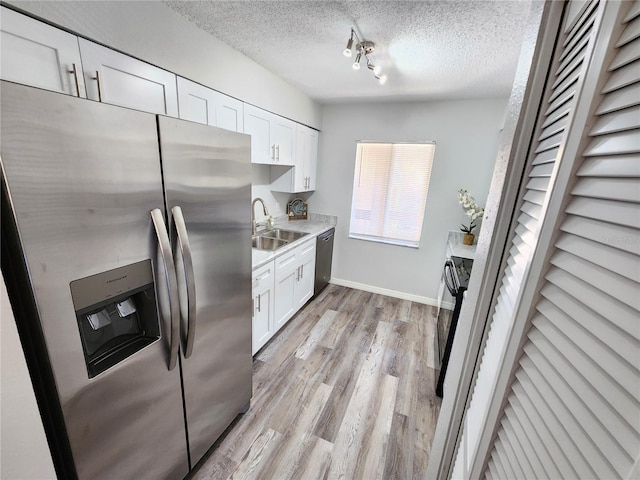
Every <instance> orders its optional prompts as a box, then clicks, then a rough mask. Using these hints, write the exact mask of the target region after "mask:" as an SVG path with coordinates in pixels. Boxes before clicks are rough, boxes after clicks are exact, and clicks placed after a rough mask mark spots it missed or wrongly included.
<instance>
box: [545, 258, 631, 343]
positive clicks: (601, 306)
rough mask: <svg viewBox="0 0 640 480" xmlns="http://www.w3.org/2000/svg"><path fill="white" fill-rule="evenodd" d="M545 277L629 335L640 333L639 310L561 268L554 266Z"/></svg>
mask: <svg viewBox="0 0 640 480" xmlns="http://www.w3.org/2000/svg"><path fill="white" fill-rule="evenodd" d="M545 278H546V279H547V280H548V281H549V282H550V283H551V284H553V285H555V286H556V287H558V288H559V289H561V290H563V291H564V292H565V293H566V294H567V295H570V296H572V297H573V298H575V299H576V300H577V301H579V302H580V303H582V304H583V305H585V306H587V307H588V308H590V309H591V310H593V311H594V312H597V313H598V314H599V315H601V316H602V317H605V318H607V319H608V320H609V321H610V322H611V323H613V324H615V325H616V326H617V327H618V328H619V329H621V330H622V331H623V332H625V333H626V334H627V335H630V336H632V337H636V336H637V335H638V318H637V312H636V311H635V310H634V309H633V308H631V307H629V306H628V305H626V304H624V303H622V302H619V301H618V300H617V299H616V298H615V297H611V295H608V294H606V293H604V292H602V291H601V290H599V289H597V288H595V287H593V286H592V285H590V284H589V283H587V282H585V281H583V280H581V279H579V278H577V277H573V276H570V275H566V273H565V272H563V271H562V270H561V269H556V268H552V269H551V270H549V273H548V274H547V275H546V277H545Z"/></svg>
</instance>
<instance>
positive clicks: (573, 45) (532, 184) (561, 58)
mask: <svg viewBox="0 0 640 480" xmlns="http://www.w3.org/2000/svg"><path fill="white" fill-rule="evenodd" d="M575 5H577V4H569V5H568V6H567V7H566V8H565V15H564V20H563V31H562V35H561V36H560V38H559V40H558V44H557V45H556V50H555V53H554V58H553V61H552V65H553V67H552V69H551V70H550V72H552V77H551V78H550V80H548V82H547V87H546V89H545V92H544V96H543V100H542V103H541V107H540V113H539V116H538V121H537V127H536V132H537V134H536V138H535V141H533V142H532V146H531V148H530V154H529V160H528V162H527V167H526V169H525V172H524V176H523V180H522V187H521V193H520V196H519V198H520V203H519V205H520V206H519V210H518V212H519V213H518V214H517V215H516V218H515V222H514V227H512V233H511V248H510V250H509V256H508V258H507V259H506V263H505V267H504V271H503V275H502V280H501V284H500V288H499V294H498V297H497V301H496V307H495V310H494V313H493V316H492V318H491V326H490V330H489V334H488V336H487V341H486V345H485V348H484V351H483V354H482V360H481V363H480V368H479V370H478V375H477V380H476V382H475V387H474V389H473V393H472V396H471V402H470V404H469V408H468V410H467V412H466V414H465V421H464V427H463V440H462V442H461V443H462V445H463V448H460V449H459V451H458V457H457V460H456V464H455V468H454V472H453V478H468V474H469V468H470V467H471V465H472V463H473V461H474V458H475V455H476V452H477V449H478V446H479V443H480V440H481V436H482V435H483V432H484V430H485V429H486V428H487V425H486V418H487V413H488V408H489V406H490V404H491V401H492V396H493V394H494V389H495V385H496V382H497V380H498V374H499V370H500V366H501V362H502V361H503V354H504V351H505V349H506V346H507V343H508V341H509V335H510V334H511V331H512V328H513V324H514V321H515V317H516V314H517V308H516V307H517V305H518V304H519V303H520V301H521V296H522V290H523V287H524V285H525V280H526V276H527V274H528V269H529V266H530V264H531V260H532V258H533V255H534V253H535V251H536V248H537V245H538V236H539V230H540V226H541V224H542V222H543V221H544V218H545V206H546V204H547V201H548V192H549V188H550V184H551V182H552V178H553V176H554V173H555V171H556V169H557V168H558V166H557V163H558V162H559V161H560V160H561V159H562V155H563V151H564V146H565V144H566V131H567V126H568V124H569V122H570V121H571V119H572V112H573V110H574V107H575V103H576V101H577V98H576V92H577V91H578V90H579V88H580V85H581V82H582V81H583V76H584V70H585V67H586V61H585V56H586V55H587V54H588V53H589V52H590V51H591V50H592V49H593V41H594V37H595V28H594V23H595V22H596V18H597V14H598V2H597V1H592V2H580V4H579V5H578V7H579V8H575ZM500 453H501V455H502V456H504V455H506V452H500ZM516 472H518V473H520V472H519V471H518V470H515V471H514V470H511V469H509V470H508V471H505V472H504V473H505V474H506V476H505V475H499V476H498V478H514V477H513V476H514V475H515V474H516ZM501 473H502V472H501Z"/></svg>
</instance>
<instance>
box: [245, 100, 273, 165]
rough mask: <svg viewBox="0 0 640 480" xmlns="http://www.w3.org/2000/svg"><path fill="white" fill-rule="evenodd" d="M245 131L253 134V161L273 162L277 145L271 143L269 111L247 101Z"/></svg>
mask: <svg viewBox="0 0 640 480" xmlns="http://www.w3.org/2000/svg"><path fill="white" fill-rule="evenodd" d="M244 133H246V134H248V135H251V163H267V164H272V163H273V162H274V159H275V146H274V145H272V143H271V121H270V114H269V112H266V111H264V110H261V109H259V108H257V107H254V106H253V105H248V104H246V103H245V104H244Z"/></svg>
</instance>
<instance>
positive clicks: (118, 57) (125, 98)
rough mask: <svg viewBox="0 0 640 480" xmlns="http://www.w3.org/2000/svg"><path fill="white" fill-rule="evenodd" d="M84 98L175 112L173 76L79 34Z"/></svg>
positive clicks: (124, 105)
mask: <svg viewBox="0 0 640 480" xmlns="http://www.w3.org/2000/svg"><path fill="white" fill-rule="evenodd" d="M78 42H79V44H80V53H81V54H82V66H83V72H84V79H85V82H86V87H87V98H90V99H92V100H98V101H100V102H104V103H110V104H112V105H119V106H122V107H129V108H134V109H136V110H142V111H144V112H150V113H159V114H161V115H168V116H171V117H177V116H178V94H177V89H176V76H175V75H174V74H173V73H171V72H168V71H166V70H162V69H161V68H158V67H154V66H153V65H150V64H148V63H145V62H142V61H140V60H136V59H135V58H131V57H129V56H127V55H123V54H122V53H118V52H116V51H115V50H111V49H109V48H106V47H103V46H101V45H98V44H97V43H93V42H90V41H88V40H85V39H83V38H79V39H78Z"/></svg>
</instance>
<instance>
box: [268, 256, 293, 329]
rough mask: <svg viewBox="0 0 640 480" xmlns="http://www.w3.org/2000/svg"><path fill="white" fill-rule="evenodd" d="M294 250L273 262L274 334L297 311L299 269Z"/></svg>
mask: <svg viewBox="0 0 640 480" xmlns="http://www.w3.org/2000/svg"><path fill="white" fill-rule="evenodd" d="M296 250H297V249H296ZM296 250H293V251H291V252H287V253H285V254H283V255H281V256H280V257H279V258H276V260H275V263H276V281H275V296H274V333H275V332H277V331H278V330H279V329H280V328H281V327H282V326H283V325H284V324H285V323H287V320H289V319H290V318H291V317H292V316H293V314H294V313H295V312H296V310H297V303H296V300H295V292H296V283H297V282H298V273H299V269H298V263H297V261H296Z"/></svg>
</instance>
